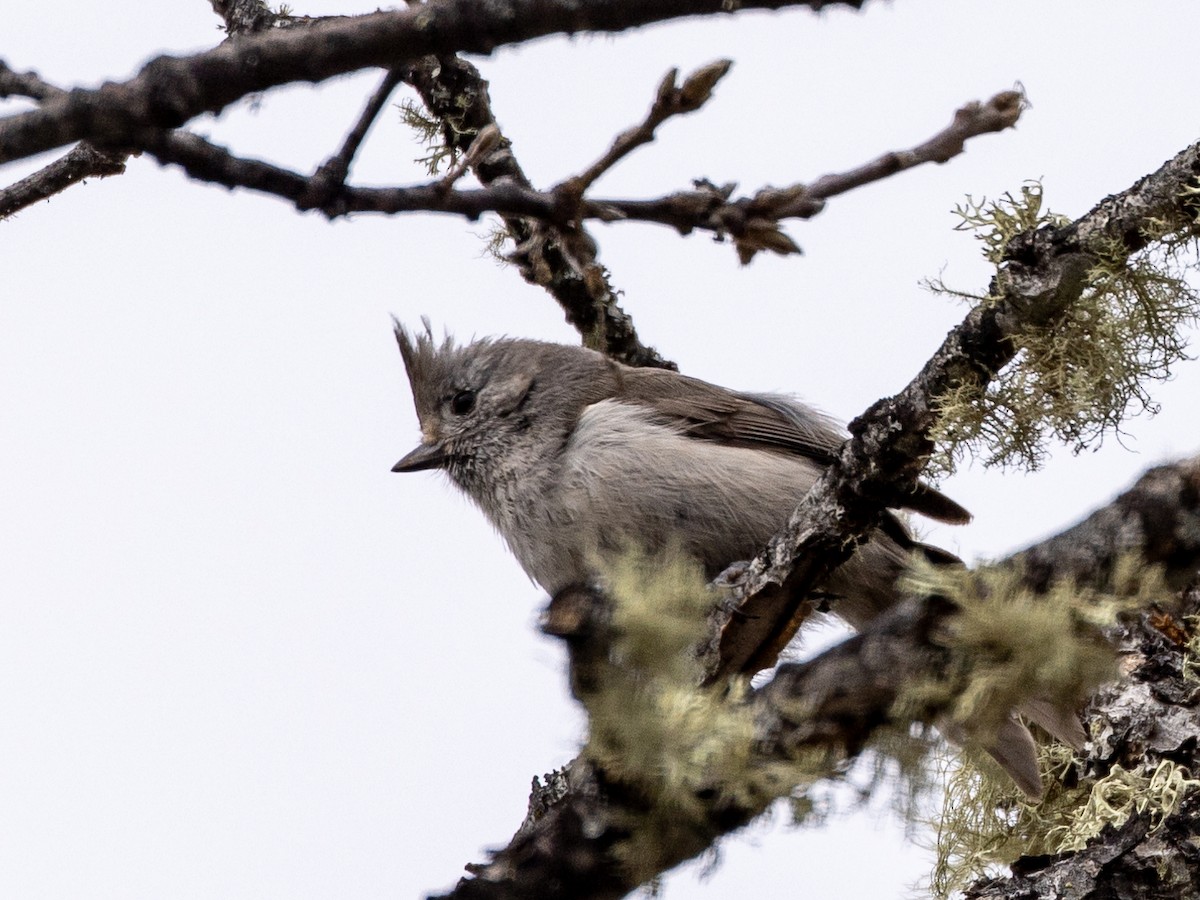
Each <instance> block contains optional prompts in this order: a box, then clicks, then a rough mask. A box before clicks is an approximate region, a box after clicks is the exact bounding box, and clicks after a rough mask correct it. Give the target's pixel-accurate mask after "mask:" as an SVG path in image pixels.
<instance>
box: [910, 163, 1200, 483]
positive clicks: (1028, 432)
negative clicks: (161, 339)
mask: <svg viewBox="0 0 1200 900" xmlns="http://www.w3.org/2000/svg"><path fill="white" fill-rule="evenodd" d="M955 212H956V214H957V215H958V216H959V217H960V219H961V222H960V224H959V226H958V227H959V228H960V229H965V230H970V231H973V232H974V234H975V236H976V237H977V238H978V239H979V240H980V241H981V243H982V244H983V255H984V257H985V258H986V259H987V260H988V261H989V262H991V263H993V264H994V265H997V266H1001V267H1002V266H1003V264H1004V260H1005V252H1006V248H1007V247H1008V245H1009V243H1010V242H1011V241H1012V239H1013V238H1014V237H1016V236H1017V235H1019V234H1021V233H1024V232H1027V231H1030V230H1034V229H1037V228H1042V227H1047V226H1049V227H1060V226H1062V225H1063V224H1065V222H1066V220H1065V219H1064V218H1063V217H1061V216H1057V215H1054V214H1052V213H1050V212H1049V211H1047V210H1045V209H1044V208H1043V205H1042V190H1041V186H1040V185H1039V184H1036V183H1030V184H1026V185H1024V186H1023V187H1022V188H1021V191H1020V196H1019V197H1013V196H1012V195H1011V194H1005V195H1004V196H1003V197H1002V198H1000V199H999V200H998V201H995V202H987V201H980V202H975V201H973V200H970V199H968V201H967V203H966V204H965V205H963V206H960V207H959V208H958V209H957V210H956V211H955ZM1143 231H1144V234H1145V236H1146V237H1147V238H1148V239H1149V241H1150V243H1149V245H1148V246H1147V247H1146V249H1144V250H1141V251H1138V252H1136V253H1132V254H1130V253H1129V252H1128V251H1127V250H1126V249H1125V247H1124V246H1123V245H1122V244H1121V243H1120V242H1119V241H1115V240H1114V241H1109V242H1105V243H1099V244H1095V245H1093V246H1091V247H1089V252H1090V254H1091V257H1092V260H1093V264H1092V266H1091V268H1090V270H1089V271H1088V272H1087V273H1086V275H1085V277H1084V286H1083V289H1082V291H1081V293H1080V296H1079V298H1078V299H1077V300H1075V301H1074V302H1072V303H1071V305H1070V306H1069V307H1068V309H1067V310H1066V311H1065V312H1064V314H1063V315H1062V316H1061V317H1060V318H1058V319H1056V320H1055V321H1054V322H1053V323H1052V324H1051V325H1049V326H1047V327H1029V328H1026V329H1025V330H1024V331H1022V332H1020V333H1018V334H1016V335H1015V336H1014V342H1015V344H1016V345H1017V346H1018V347H1019V348H1020V350H1019V352H1018V353H1017V356H1016V358H1015V359H1014V360H1013V361H1012V362H1010V363H1009V364H1008V365H1007V366H1006V367H1005V368H1004V369H1003V370H1002V371H1001V372H999V373H997V374H996V375H995V377H994V378H992V379H991V381H990V382H989V384H988V385H987V386H986V387H985V388H983V387H981V386H980V385H979V384H975V383H965V384H962V385H960V386H959V387H957V388H956V389H954V390H952V391H950V392H948V393H947V394H945V395H944V396H942V397H941V398H939V400H938V410H939V413H940V421H939V424H938V426H937V427H936V428H935V430H934V434H933V437H934V439H935V441H937V442H938V445H939V448H940V450H939V454H938V456H937V457H936V458H935V460H934V463H933V465H934V469H935V470H936V471H939V472H942V473H945V472H949V471H952V470H953V469H954V468H955V467H956V466H957V464H958V463H959V462H960V461H961V460H962V459H963V458H964V457H968V456H969V457H971V458H973V459H978V460H980V461H981V462H983V464H984V465H987V466H994V465H999V466H1014V467H1020V468H1026V469H1036V468H1037V467H1039V466H1040V465H1041V464H1042V463H1044V461H1045V459H1046V457H1047V453H1048V446H1049V443H1050V440H1051V439H1052V438H1054V439H1057V440H1058V441H1061V442H1062V443H1065V444H1066V445H1068V446H1069V447H1071V449H1072V450H1073V451H1075V452H1077V453H1078V452H1080V451H1082V450H1084V449H1087V448H1091V447H1096V446H1099V444H1100V443H1101V442H1102V440H1103V438H1104V437H1105V436H1106V435H1108V434H1117V435H1120V433H1121V425H1122V423H1123V422H1124V421H1125V420H1126V419H1128V418H1129V417H1131V416H1133V415H1137V414H1139V413H1149V414H1153V413H1155V412H1156V411H1157V409H1158V407H1157V405H1156V404H1155V403H1154V401H1153V399H1152V397H1151V395H1150V393H1149V385H1152V384H1154V383H1156V382H1161V381H1164V380H1166V379H1167V378H1169V377H1170V375H1171V372H1172V366H1174V365H1175V364H1176V363H1178V362H1179V361H1181V360H1184V359H1186V358H1187V353H1186V339H1185V330H1186V329H1187V328H1188V327H1189V326H1191V325H1193V324H1194V323H1195V322H1196V321H1197V317H1198V315H1200V294H1198V293H1197V291H1196V289H1195V288H1193V287H1192V286H1191V285H1189V284H1188V282H1187V280H1186V279H1187V275H1188V273H1189V271H1190V270H1191V269H1193V268H1194V267H1195V244H1196V235H1197V233H1198V228H1197V223H1196V221H1195V220H1194V219H1192V218H1190V217H1187V216H1183V215H1181V216H1180V217H1179V219H1178V220H1176V221H1165V220H1160V219H1156V220H1151V221H1149V222H1147V223H1146V226H1145V227H1144V229H1143ZM1000 280H1001V281H1002V280H1003V279H1002V278H1001V279H1000ZM929 286H930V287H931V288H932V289H933V290H935V291H937V292H940V293H947V294H951V295H954V296H957V297H962V298H966V299H969V300H971V301H972V302H975V303H985V304H990V303H994V302H996V299H997V298H994V297H989V296H980V295H971V294H968V293H964V292H961V291H954V290H951V289H949V288H947V287H946V285H945V284H944V282H942V281H940V280H935V281H931V282H929Z"/></svg>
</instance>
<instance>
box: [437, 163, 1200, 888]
mask: <svg viewBox="0 0 1200 900" xmlns="http://www.w3.org/2000/svg"><path fill="white" fill-rule="evenodd" d="M1198 173H1200V145H1197V146H1194V147H1190V148H1188V149H1187V150H1185V151H1184V152H1183V153H1181V154H1179V155H1178V156H1177V157H1175V159H1173V160H1171V161H1169V162H1168V163H1167V164H1166V165H1164V166H1163V167H1162V168H1161V169H1159V170H1158V171H1157V172H1155V173H1154V174H1153V175H1150V176H1147V177H1146V178H1143V179H1142V180H1141V181H1139V182H1138V183H1137V184H1136V185H1134V186H1133V187H1131V188H1129V189H1128V190H1126V191H1124V192H1122V193H1121V194H1117V195H1115V196H1112V197H1109V198H1108V199H1106V200H1105V201H1104V202H1102V203H1101V204H1099V205H1098V206H1097V207H1096V208H1095V209H1093V210H1092V211H1091V212H1089V213H1088V214H1087V215H1085V216H1083V217H1082V218H1081V219H1079V220H1078V221H1076V222H1074V223H1071V224H1070V225H1067V226H1064V227H1061V228H1043V229H1041V230H1039V231H1037V232H1036V233H1033V234H1024V235H1020V236H1018V237H1017V238H1016V239H1014V240H1013V242H1012V243H1011V244H1010V246H1009V248H1008V250H1007V253H1006V262H1005V264H1004V266H1003V267H1002V269H1001V271H1000V273H999V274H998V275H997V277H996V279H995V281H994V283H993V284H992V286H991V290H990V292H989V293H990V295H991V296H992V297H994V298H997V299H996V300H994V301H993V302H991V303H989V304H985V305H982V306H980V307H979V308H977V309H976V310H974V311H972V312H971V314H970V315H968V317H967V319H966V320H965V321H964V322H963V323H962V325H960V326H959V327H958V328H957V329H955V330H954V331H953V332H951V334H950V335H949V336H948V337H947V339H946V341H945V343H944V344H943V346H942V347H941V348H940V350H939V351H938V352H937V353H936V354H935V355H934V357H933V358H932V359H931V360H930V362H929V363H928V364H927V365H926V366H925V367H924V369H923V370H922V372H921V373H920V374H919V375H918V377H917V378H915V379H914V380H913V382H912V383H910V385H909V386H908V387H907V388H906V389H905V390H904V391H902V392H901V393H900V394H898V395H897V396H896V397H893V398H890V399H888V400H883V401H880V402H879V403H877V404H875V406H873V407H872V409H870V410H868V412H867V413H866V414H864V415H863V416H862V417H860V419H859V420H857V421H856V422H855V423H853V424H852V426H851V432H852V435H853V436H852V438H851V440H850V441H849V442H847V445H846V446H845V447H844V448H843V451H842V453H841V455H840V457H839V460H838V461H837V463H836V464H835V465H834V466H833V467H831V469H830V470H829V472H828V473H827V475H826V476H825V477H824V478H822V480H821V481H820V482H818V485H817V486H816V487H815V488H814V489H813V490H812V491H811V492H810V493H809V495H808V497H806V499H805V501H804V502H803V503H802V504H801V506H800V508H799V509H798V510H797V512H796V514H795V515H794V516H793V517H792V520H791V523H790V525H789V527H788V529H786V530H785V532H784V533H783V534H782V535H780V536H779V537H778V538H777V539H776V540H774V541H773V542H772V544H771V547H770V548H769V549H768V552H766V553H764V554H763V555H762V556H760V557H759V558H758V559H756V560H755V561H754V562H753V563H752V564H751V566H750V567H749V569H748V570H747V572H746V573H744V574H743V576H742V577H741V579H740V580H739V587H740V590H741V596H742V597H743V598H747V599H746V600H744V601H743V602H742V604H741V608H740V610H739V611H738V612H739V614H738V615H737V616H731V618H730V624H729V625H727V626H726V635H725V636H726V641H725V643H724V645H723V646H722V647H721V663H722V669H721V672H732V671H737V670H738V669H747V668H753V667H754V665H755V664H756V663H758V662H760V661H763V660H766V659H767V654H768V653H769V654H770V659H771V661H773V658H774V653H773V652H772V647H773V643H774V642H777V641H781V640H785V634H784V632H785V631H786V628H784V629H781V628H780V627H779V623H780V622H784V623H787V624H790V620H791V613H792V612H794V611H796V610H797V608H798V607H799V604H800V603H801V602H802V601H803V598H804V596H806V595H807V592H808V590H809V589H810V588H811V586H812V585H813V584H815V583H817V582H818V580H819V579H821V578H823V577H824V576H825V574H826V573H827V572H828V571H829V570H830V569H831V568H832V566H833V565H834V564H836V562H838V561H839V560H840V559H842V558H844V557H846V556H848V555H849V553H850V552H851V551H852V547H853V544H852V541H853V540H855V539H857V538H860V537H861V536H862V535H864V534H866V533H867V532H868V531H869V530H870V529H871V528H872V527H874V526H875V524H876V523H877V521H878V516H879V515H880V514H881V511H882V510H883V509H885V508H887V507H896V506H902V505H903V496H904V493H905V491H906V490H911V489H912V485H913V484H915V481H916V479H917V476H918V475H919V473H920V470H921V467H922V465H923V463H924V460H925V458H926V456H927V455H928V452H929V450H930V442H929V437H928V433H929V429H930V427H931V426H932V425H933V423H934V421H935V416H936V413H935V407H934V404H935V401H936V399H937V397H938V396H940V395H941V393H942V392H943V391H945V390H946V389H947V388H948V387H951V386H953V385H954V384H956V383H958V382H960V381H961V380H963V379H967V378H971V379H978V380H979V381H980V382H981V383H986V382H987V380H988V379H989V378H990V377H991V376H992V374H993V373H994V372H996V371H998V370H999V369H1000V368H1001V367H1002V366H1003V365H1004V364H1006V363H1007V362H1008V361H1010V360H1011V359H1012V357H1013V356H1014V354H1015V353H1016V352H1017V350H1018V348H1017V347H1016V345H1015V343H1014V341H1013V335H1014V334H1015V333H1017V331H1018V330H1019V328H1020V327H1023V325H1024V323H1034V324H1045V323H1048V322H1053V320H1054V319H1055V317H1056V316H1058V315H1060V314H1061V313H1062V311H1063V310H1064V309H1065V308H1066V306H1067V305H1068V304H1070V303H1071V302H1072V301H1073V300H1074V299H1075V298H1077V297H1078V296H1079V293H1080V291H1081V289H1082V286H1083V282H1084V275H1085V273H1086V272H1087V271H1088V269H1090V268H1091V266H1092V265H1093V264H1094V261H1095V254H1096V249H1095V248H1096V247H1097V246H1098V245H1102V246H1103V249H1104V252H1105V253H1106V254H1111V253H1112V252H1113V247H1114V244H1117V245H1119V246H1122V247H1124V248H1125V250H1126V251H1127V252H1130V253H1132V252H1134V251H1136V250H1138V249H1141V248H1142V247H1143V246H1144V245H1145V244H1146V242H1147V238H1146V237H1145V236H1144V232H1143V229H1144V227H1145V225H1146V224H1148V223H1149V222H1151V221H1178V220H1179V218H1180V214H1181V213H1182V214H1185V215H1187V216H1188V217H1191V216H1192V215H1193V214H1194V209H1192V208H1191V207H1190V206H1189V204H1190V203H1191V202H1192V201H1190V200H1189V199H1188V197H1189V195H1188V193H1187V189H1188V188H1190V186H1191V185H1192V184H1194V181H1195V178H1196V176H1197V174H1198ZM1197 465H1200V464H1198V463H1196V462H1195V461H1193V462H1191V463H1188V464H1185V466H1184V467H1183V468H1182V469H1181V470H1180V471H1181V473H1184V474H1181V476H1180V477H1179V478H1177V479H1172V478H1164V477H1163V476H1162V475H1161V473H1158V474H1156V475H1155V478H1156V479H1157V480H1159V481H1161V483H1164V484H1176V485H1177V486H1178V493H1176V494H1172V495H1170V496H1171V497H1172V498H1173V500H1174V505H1173V509H1174V512H1172V513H1169V514H1168V513H1166V512H1164V513H1163V514H1161V515H1159V516H1157V517H1156V516H1154V514H1153V513H1152V512H1148V513H1147V515H1146V520H1147V521H1152V520H1154V519H1155V518H1157V519H1159V520H1166V521H1173V522H1179V523H1192V522H1195V521H1196V520H1197V506H1198V500H1200V492H1197V491H1196V490H1195V467H1196V466H1197ZM1151 495H1152V496H1158V497H1159V499H1160V500H1161V499H1162V498H1163V497H1164V496H1167V492H1159V493H1158V494H1154V493H1151ZM1176 531H1183V532H1189V527H1188V526H1187V525H1186V524H1185V525H1184V526H1183V527H1182V528H1180V529H1175V530H1174V531H1172V533H1173V534H1174V533H1175V532H1176ZM1108 533H1109V534H1110V535H1111V536H1113V537H1116V536H1118V534H1119V535H1120V537H1121V539H1122V544H1121V546H1120V548H1119V549H1120V550H1125V551H1127V550H1130V549H1134V550H1136V549H1141V550H1143V552H1144V553H1145V555H1147V556H1154V555H1155V553H1156V552H1158V551H1155V549H1154V548H1151V547H1142V548H1138V547H1130V546H1129V543H1130V542H1129V540H1128V539H1127V536H1126V535H1125V533H1124V532H1118V531H1117V530H1116V529H1109V531H1108ZM1140 537H1142V538H1143V539H1144V540H1147V541H1149V540H1152V539H1157V538H1158V537H1160V535H1158V534H1157V533H1155V532H1154V531H1152V530H1151V529H1146V530H1145V531H1143V532H1142V533H1141V535H1140ZM1176 543H1177V544H1178V545H1180V546H1183V545H1184V544H1185V542H1181V541H1178V542H1176ZM1186 546H1191V547H1196V546H1200V542H1191V543H1187V544H1186ZM1116 552H1117V550H1116V549H1114V550H1113V551H1112V553H1113V554H1115V553H1116ZM1031 553H1032V551H1031ZM1184 556H1185V554H1183V553H1182V552H1179V553H1176V554H1174V555H1173V562H1174V564H1175V565H1177V566H1181V567H1182V566H1186V565H1194V564H1195V562H1196V561H1195V560H1194V559H1193V560H1191V561H1189V560H1187V559H1185V558H1184ZM796 598H799V600H797V599H796ZM770 604H775V605H774V606H772V605H770ZM581 609H582V611H581V610H580V609H575V610H574V611H573V612H574V614H573V616H571V617H569V618H570V619H571V620H572V623H573V624H572V627H571V629H569V630H568V629H563V631H565V632H566V636H567V637H568V647H569V648H570V650H571V656H572V660H573V662H577V663H578V666H579V667H582V668H583V669H584V670H585V671H584V672H583V675H582V676H581V675H580V674H579V672H578V671H577V672H576V683H577V685H578V684H581V683H584V684H585V683H586V676H587V673H586V666H587V665H588V660H589V659H594V658H596V657H598V656H600V655H602V654H604V653H605V649H604V648H605V646H606V638H607V635H606V633H605V632H606V627H605V624H604V623H605V621H606V617H605V616H604V614H603V611H602V610H601V612H600V613H599V614H598V618H590V614H589V612H588V607H587V606H586V605H584V606H582V607H581ZM946 612H947V610H944V609H939V608H938V607H937V606H936V605H934V606H930V605H926V604H914V603H909V604H904V605H902V606H901V607H898V608H897V609H895V610H893V611H892V612H890V613H888V614H887V615H885V616H884V617H882V618H881V619H880V620H878V621H876V622H875V623H873V624H872V625H871V626H870V627H868V628H867V629H866V630H865V631H864V632H863V633H862V634H860V635H859V636H857V637H855V638H853V639H851V640H850V641H848V642H846V643H845V644H843V645H842V646H841V647H838V648H834V650H831V651H829V652H828V653H826V654H823V655H822V656H820V657H818V658H817V659H815V660H813V661H811V662H809V663H807V664H805V665H804V666H800V667H790V666H784V667H781V668H780V669H779V671H778V672H777V675H776V679H775V680H773V681H772V682H771V683H770V684H769V685H768V686H767V687H765V688H763V689H761V690H760V691H758V692H757V693H755V694H754V695H753V697H752V699H751V701H750V702H753V703H755V704H766V706H765V707H762V708H760V711H759V715H758V717H757V718H756V721H757V722H758V723H759V725H760V728H763V727H765V728H766V729H767V730H766V731H765V732H762V731H760V734H759V735H758V738H759V740H758V741H756V742H755V744H754V746H755V748H756V752H764V753H778V752H779V751H780V750H788V749H790V750H794V749H796V748H797V747H800V746H809V747H811V746H814V745H816V746H822V747H824V748H827V749H829V750H831V751H832V752H833V753H834V754H835V756H836V757H839V758H844V757H845V756H849V755H853V754H854V753H856V752H857V750H858V749H859V747H861V743H862V741H863V740H864V739H865V737H866V736H867V735H869V734H870V732H871V730H872V729H873V728H875V727H877V726H878V725H879V724H881V723H884V722H888V721H889V720H890V717H891V716H892V710H893V704H894V701H895V699H896V691H897V690H898V689H899V686H900V685H902V684H905V683H913V682H914V681H916V680H917V679H918V678H919V677H920V674H921V673H922V672H938V671H942V670H943V669H944V668H945V666H944V663H945V658H944V657H943V656H941V655H939V654H940V651H939V650H938V648H937V647H936V646H935V645H934V643H933V642H932V641H931V640H930V634H931V633H932V632H933V631H934V630H935V629H936V625H937V622H938V621H939V620H940V619H941V617H942V616H944V615H945V613H946ZM553 613H554V610H553V608H552V609H551V621H552V623H553V622H554V616H553ZM761 620H766V622H767V624H768V625H770V626H771V627H769V628H768V629H766V630H765V631H764V630H762V629H757V630H756V628H757V624H758V623H759V622H760V621H761ZM752 634H753V635H755V637H754V640H752V641H747V640H745V638H746V636H747V635H752ZM877 642H878V643H877ZM764 648H766V649H765V650H764ZM872 648H873V649H872ZM793 688H794V690H795V692H794V693H793V692H792V689H793ZM796 706H799V707H800V708H801V709H802V710H803V715H802V716H799V717H797V716H795V715H791V716H789V715H788V714H787V710H788V709H789V708H791V709H793V710H794V709H795V707H796ZM775 710H778V712H779V715H778V717H774V716H773V715H772V711H775ZM937 712H938V710H937V709H936V708H932V707H931V708H927V709H925V710H923V711H922V715H921V718H924V719H925V720H927V721H928V720H929V719H930V718H931V717H934V716H936V714H937ZM767 723H770V724H767ZM765 748H770V749H765ZM577 771H578V769H577V768H573V769H572V777H573V778H574V777H575V773H576V772H577ZM589 771H590V775H586V773H585V775H586V777H585V775H581V776H579V777H578V778H577V779H576V780H573V781H572V782H571V790H570V791H569V792H568V793H567V795H566V796H565V797H564V798H562V799H560V800H558V801H557V803H555V804H554V805H552V808H551V809H550V811H549V812H548V813H546V814H545V815H544V816H543V817H542V818H541V819H539V820H538V821H537V822H536V823H534V824H533V825H531V826H529V827H528V828H526V829H525V830H524V831H523V832H522V833H521V834H520V835H518V837H517V838H516V839H514V842H513V844H512V845H511V846H510V847H509V848H507V849H506V850H504V851H502V852H501V853H500V854H498V856H497V857H496V859H495V861H494V862H493V863H492V864H489V865H487V866H484V867H481V868H479V869H478V870H477V871H478V873H479V877H477V878H476V879H473V880H471V881H467V882H464V883H463V884H461V885H460V887H459V889H458V893H457V895H458V896H519V895H520V890H517V891H515V892H511V893H510V892H509V891H510V889H511V888H513V886H514V885H518V886H520V889H521V890H525V889H526V888H528V887H529V886H530V885H535V884H536V885H538V886H539V887H538V891H539V892H546V891H549V892H548V893H547V894H546V895H547V896H561V897H592V896H597V897H600V896H602V897H611V896H617V893H616V891H617V890H618V889H621V890H629V889H632V887H633V886H634V885H633V884H632V883H630V882H631V879H629V878H628V876H626V877H625V879H624V880H622V875H621V873H622V872H623V871H624V870H623V869H622V868H621V866H620V864H619V863H618V862H617V861H616V859H615V858H614V856H613V854H612V853H611V852H610V851H611V848H612V847H614V846H616V845H617V844H618V843H619V842H621V841H623V840H626V839H627V837H628V834H629V829H630V828H631V827H633V826H631V825H630V823H631V822H636V821H637V815H638V812H639V809H638V802H637V800H636V798H638V797H639V796H640V792H639V789H638V787H637V785H636V784H620V783H617V784H612V783H609V782H608V781H607V780H606V776H605V773H603V772H595V771H592V770H589ZM723 796H727V794H722V793H721V792H720V791H713V792H711V799H712V803H711V806H710V807H709V810H708V818H707V819H706V822H705V824H704V826H703V827H698V828H697V831H696V834H695V835H694V836H693V837H694V839H693V840H689V841H680V842H678V844H677V845H676V846H674V847H673V849H672V851H671V852H674V853H675V854H676V856H677V857H678V858H677V859H667V858H665V857H664V859H663V861H662V868H663V869H664V870H665V869H666V868H668V867H670V866H671V865H674V864H675V862H678V861H681V860H682V859H685V858H688V857H690V856H691V855H693V854H694V853H697V852H699V851H700V849H702V847H703V846H704V845H705V839H706V835H707V836H708V839H709V840H711V839H715V837H716V836H717V835H719V834H723V833H725V832H726V831H728V830H730V829H731V828H736V827H739V826H740V825H741V824H743V823H744V822H745V821H747V820H748V819H749V818H752V817H753V816H754V815H755V814H756V806H755V804H753V803H750V802H748V801H744V800H743V801H742V805H740V806H737V807H736V808H730V805H729V804H728V803H727V802H726V803H722V802H721V801H720V800H719V799H718V798H720V797H723ZM614 823H621V824H620V826H619V827H618V826H617V825H616V824H614ZM576 851H578V852H576ZM563 860H570V861H572V864H573V865H574V864H575V863H578V866H579V868H576V869H571V871H570V873H569V874H570V877H569V878H564V874H563V870H562V865H563V862H562V861H563ZM542 879H545V880H542ZM589 884H596V885H603V886H604V888H603V891H597V892H594V893H593V892H589V890H588V889H587V885H589Z"/></svg>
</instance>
